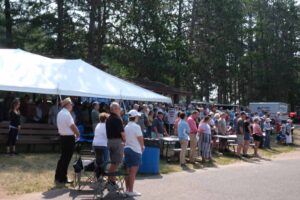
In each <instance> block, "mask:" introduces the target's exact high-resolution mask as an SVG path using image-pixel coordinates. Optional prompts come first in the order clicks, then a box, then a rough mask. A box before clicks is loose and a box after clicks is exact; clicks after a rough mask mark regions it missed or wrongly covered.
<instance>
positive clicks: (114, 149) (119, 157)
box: [107, 139, 124, 165]
mask: <svg viewBox="0 0 300 200" xmlns="http://www.w3.org/2000/svg"><path fill="white" fill-rule="evenodd" d="M107 146H108V150H109V155H110V161H111V162H112V163H113V164H116V165H119V164H121V163H122V161H123V156H124V144H123V142H122V140H121V139H109V140H108V145H107Z"/></svg>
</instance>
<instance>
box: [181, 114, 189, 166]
mask: <svg viewBox="0 0 300 200" xmlns="http://www.w3.org/2000/svg"><path fill="white" fill-rule="evenodd" d="M179 118H180V121H179V123H178V138H179V141H180V146H181V152H180V165H181V166H182V167H184V166H185V164H186V162H185V153H186V149H187V146H188V143H189V134H190V127H189V125H188V123H187V122H186V114H185V113H183V112H182V113H180V114H179Z"/></svg>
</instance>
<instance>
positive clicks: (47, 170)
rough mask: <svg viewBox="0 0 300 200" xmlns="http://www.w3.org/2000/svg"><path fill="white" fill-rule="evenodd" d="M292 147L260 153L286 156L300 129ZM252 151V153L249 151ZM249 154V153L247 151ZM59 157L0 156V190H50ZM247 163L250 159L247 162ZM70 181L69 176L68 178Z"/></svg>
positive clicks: (228, 160)
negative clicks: (284, 154) (283, 154)
mask: <svg viewBox="0 0 300 200" xmlns="http://www.w3.org/2000/svg"><path fill="white" fill-rule="evenodd" d="M294 138H295V144H296V145H295V146H283V145H277V144H273V148H272V150H260V152H259V153H260V154H261V155H262V156H263V157H264V158H270V157H273V156H274V155H278V154H281V153H287V152H290V151H293V150H295V148H297V147H299V145H300V130H296V131H295V134H294ZM251 151H252V150H251ZM250 153H252V152H250ZM58 157H59V155H58V154H46V153H39V154H21V155H19V156H16V157H6V156H3V155H2V156H0V191H5V192H6V193H7V194H8V195H12V194H24V193H31V192H45V191H49V190H51V189H53V188H56V186H55V185H54V171H55V167H56V163H57V160H58ZM249 160H250V161H251V160H252V159H249ZM236 162H241V161H240V160H238V159H236V158H235V157H234V156H233V155H232V154H230V153H229V154H225V155H214V156H213V161H212V162H207V163H204V164H202V163H201V164H200V163H198V164H195V165H192V164H188V167H187V168H186V169H182V168H181V167H180V165H179V164H178V163H171V164H170V163H166V162H165V161H164V160H162V161H161V165H160V171H161V174H168V173H174V172H181V171H183V170H192V171H194V170H199V169H204V168H211V167H218V166H222V165H229V164H233V163H236ZM72 174H73V170H72V166H70V168H69V175H72ZM70 178H72V177H70Z"/></svg>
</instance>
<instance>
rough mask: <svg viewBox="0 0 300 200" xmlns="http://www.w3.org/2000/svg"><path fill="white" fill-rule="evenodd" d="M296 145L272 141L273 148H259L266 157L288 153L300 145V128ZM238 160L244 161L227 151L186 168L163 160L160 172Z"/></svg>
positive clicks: (197, 167) (215, 165) (260, 152)
mask: <svg viewBox="0 0 300 200" xmlns="http://www.w3.org/2000/svg"><path fill="white" fill-rule="evenodd" d="M272 137H273V138H272V141H275V135H273V136H272ZM294 140H295V141H294V143H295V145H294V146H285V145H280V144H276V143H275V142H272V144H271V146H272V149H259V154H260V155H261V156H262V157H263V158H266V159H269V158H272V157H274V156H276V155H279V154H282V153H288V152H291V151H293V150H295V149H296V148H299V147H300V129H298V130H295V131H294ZM248 153H249V154H250V155H251V154H253V153H254V151H253V148H251V147H250V148H249V152H248ZM247 161H248V162H252V161H257V159H256V158H250V159H247ZM237 162H242V161H241V160H239V159H237V158H236V157H234V155H233V153H226V154H225V155H216V154H214V155H213V160H212V162H208V163H204V164H202V163H197V164H195V165H193V164H187V168H186V169H182V168H181V167H180V165H179V164H178V163H167V162H165V161H161V163H160V172H161V173H162V174H169V173H174V172H181V171H184V170H195V169H203V168H209V167H218V166H222V165H229V164H234V163H237Z"/></svg>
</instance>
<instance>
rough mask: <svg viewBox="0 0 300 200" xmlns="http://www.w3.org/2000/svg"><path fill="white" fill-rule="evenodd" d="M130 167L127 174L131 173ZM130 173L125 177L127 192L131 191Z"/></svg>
mask: <svg viewBox="0 0 300 200" xmlns="http://www.w3.org/2000/svg"><path fill="white" fill-rule="evenodd" d="M129 169H130V168H129V167H128V168H127V174H129V175H130V170H129ZM129 175H128V176H126V177H125V187H126V192H129V182H130V180H129V179H130V178H129Z"/></svg>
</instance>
